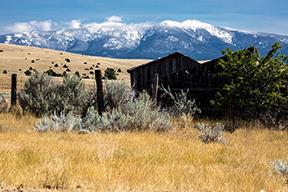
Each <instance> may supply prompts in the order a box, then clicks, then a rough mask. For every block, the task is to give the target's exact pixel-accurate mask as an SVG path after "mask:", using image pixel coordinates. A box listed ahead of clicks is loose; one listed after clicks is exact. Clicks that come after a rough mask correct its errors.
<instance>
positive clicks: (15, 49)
mask: <svg viewBox="0 0 288 192" xmlns="http://www.w3.org/2000/svg"><path fill="white" fill-rule="evenodd" d="M0 50H3V52H0V82H1V83H0V90H5V91H8V90H9V88H10V78H11V74H12V73H17V74H19V77H18V78H19V80H21V81H22V83H21V82H20V83H19V85H20V86H21V85H22V84H23V82H24V80H25V79H26V78H27V77H26V76H25V75H24V72H25V71H26V70H28V69H29V68H30V67H32V68H33V69H36V70H37V71H40V72H44V71H47V70H49V69H50V68H51V69H53V71H55V72H57V73H61V74H62V73H63V72H64V71H65V70H66V68H63V65H65V64H66V65H68V66H69V69H70V70H71V72H70V74H74V73H75V72H76V71H79V72H80V74H86V75H88V76H89V77H90V78H94V75H93V74H90V72H91V71H94V70H95V69H96V68H95V66H96V65H97V63H100V65H99V69H100V70H102V71H103V72H104V70H105V69H106V68H108V67H110V68H114V69H115V70H118V69H121V73H119V76H118V79H119V80H122V81H125V82H127V83H128V82H129V80H130V76H129V74H128V73H127V69H129V68H131V67H134V66H137V65H141V64H144V63H147V62H149V60H141V59H111V58H104V57H93V56H84V55H79V54H72V53H67V52H61V51H55V50H50V49H41V48H35V47H25V46H18V45H7V44H0ZM66 58H68V59H70V61H71V62H69V63H67V62H65V59H66ZM38 59H39V60H38ZM32 60H33V61H35V63H31V61H32ZM52 62H53V63H54V64H52ZM84 62H86V63H87V64H84ZM55 64H58V67H54V65H55ZM91 67H92V68H93V69H92V70H91V69H90V68H91ZM20 69H21V71H19V70H20ZM87 69H88V70H87ZM4 70H6V71H7V72H8V74H6V75H5V74H3V71H4ZM68 74H69V73H68ZM60 79H61V78H60ZM85 82H88V84H89V82H94V81H93V80H85Z"/></svg>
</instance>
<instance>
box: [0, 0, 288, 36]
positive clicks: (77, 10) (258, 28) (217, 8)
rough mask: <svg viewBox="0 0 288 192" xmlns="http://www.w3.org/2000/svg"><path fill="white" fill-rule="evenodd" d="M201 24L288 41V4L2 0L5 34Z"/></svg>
mask: <svg viewBox="0 0 288 192" xmlns="http://www.w3.org/2000/svg"><path fill="white" fill-rule="evenodd" d="M187 19H196V20H200V21H202V22H207V23H210V24H212V25H216V26H220V27H227V28H232V29H239V30H245V31H251V32H268V33H277V34H283V35H288V0H142V1H139V0H1V3H0V33H1V34H4V33H11V32H21V31H30V30H43V31H48V30H55V29H60V28H79V27H81V25H82V24H88V23H92V22H97V23H101V22H105V21H107V20H110V21H117V22H124V23H142V22H150V23H157V22H160V21H163V20H176V21H184V20H187Z"/></svg>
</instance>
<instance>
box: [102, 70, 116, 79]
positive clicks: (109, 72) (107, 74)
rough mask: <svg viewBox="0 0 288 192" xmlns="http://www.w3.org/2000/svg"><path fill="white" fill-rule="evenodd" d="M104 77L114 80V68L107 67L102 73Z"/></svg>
mask: <svg viewBox="0 0 288 192" xmlns="http://www.w3.org/2000/svg"><path fill="white" fill-rule="evenodd" d="M104 78H105V79H109V80H116V79H117V76H116V71H115V69H112V68H107V69H106V70H105V73H104Z"/></svg>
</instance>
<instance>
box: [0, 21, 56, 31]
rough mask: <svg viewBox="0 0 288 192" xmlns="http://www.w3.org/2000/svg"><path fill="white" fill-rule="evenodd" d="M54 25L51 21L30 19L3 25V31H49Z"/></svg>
mask: <svg viewBox="0 0 288 192" xmlns="http://www.w3.org/2000/svg"><path fill="white" fill-rule="evenodd" d="M55 26H56V23H54V22H53V21H50V20H47V21H30V22H26V23H25V22H22V23H14V24H12V25H9V26H7V27H5V28H4V29H5V31H7V32H9V33H19V32H26V31H51V30H53V28H54V27H55Z"/></svg>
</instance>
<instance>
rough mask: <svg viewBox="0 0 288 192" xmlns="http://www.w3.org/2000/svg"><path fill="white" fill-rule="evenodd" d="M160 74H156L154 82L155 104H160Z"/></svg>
mask: <svg viewBox="0 0 288 192" xmlns="http://www.w3.org/2000/svg"><path fill="white" fill-rule="evenodd" d="M158 90H159V74H158V73H156V74H155V76H154V80H153V89H152V97H153V100H154V102H155V104H156V105H157V104H158Z"/></svg>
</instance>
